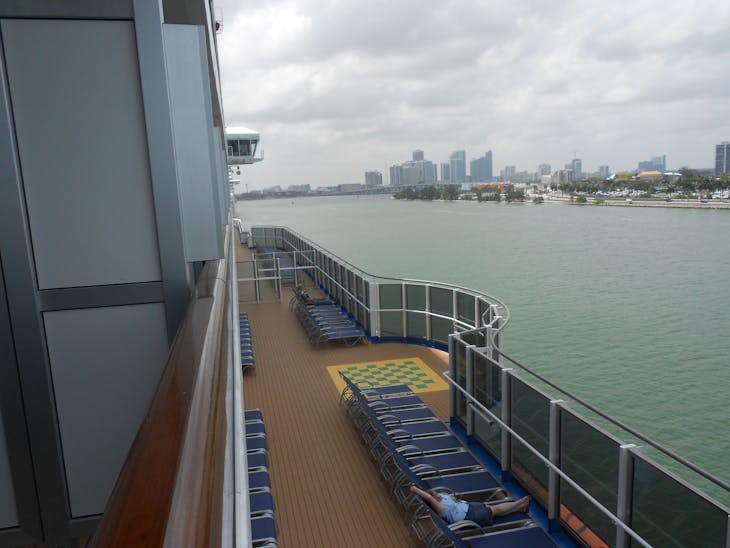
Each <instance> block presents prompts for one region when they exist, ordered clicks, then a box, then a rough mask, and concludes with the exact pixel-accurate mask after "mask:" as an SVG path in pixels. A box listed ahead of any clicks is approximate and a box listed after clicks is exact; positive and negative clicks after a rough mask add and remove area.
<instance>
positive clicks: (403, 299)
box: [400, 282, 408, 339]
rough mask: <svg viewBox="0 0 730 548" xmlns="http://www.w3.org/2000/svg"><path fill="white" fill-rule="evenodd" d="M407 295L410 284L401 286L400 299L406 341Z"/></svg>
mask: <svg viewBox="0 0 730 548" xmlns="http://www.w3.org/2000/svg"><path fill="white" fill-rule="evenodd" d="M407 294H408V284H406V283H405V282H404V283H403V284H401V297H400V298H401V307H402V311H401V314H402V315H403V316H402V317H401V325H402V327H403V338H404V339H406V338H408V312H406V310H408V303H407V301H406V297H407Z"/></svg>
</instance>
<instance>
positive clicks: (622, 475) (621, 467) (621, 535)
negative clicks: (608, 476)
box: [616, 443, 636, 548]
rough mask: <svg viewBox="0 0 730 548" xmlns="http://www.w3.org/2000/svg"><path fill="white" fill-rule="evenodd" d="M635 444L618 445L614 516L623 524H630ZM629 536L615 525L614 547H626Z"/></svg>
mask: <svg viewBox="0 0 730 548" xmlns="http://www.w3.org/2000/svg"><path fill="white" fill-rule="evenodd" d="M635 448H636V445H634V444H633V443H627V444H625V445H622V446H620V447H619V454H618V491H617V496H616V517H617V518H618V519H620V520H621V521H622V522H623V523H624V524H626V525H629V526H630V525H631V506H632V500H631V499H632V495H633V479H634V460H633V458H632V456H631V450H632V449H635ZM629 541H630V539H629V536H628V535H627V534H626V531H624V530H623V529H622V528H621V527H619V526H618V525H617V526H616V548H627V547H628V546H629Z"/></svg>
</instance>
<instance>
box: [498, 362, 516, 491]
mask: <svg viewBox="0 0 730 548" xmlns="http://www.w3.org/2000/svg"><path fill="white" fill-rule="evenodd" d="M512 371H513V370H512V369H502V370H501V371H500V372H499V377H500V378H499V381H500V385H501V387H500V388H501V392H502V416H501V417H500V418H501V419H502V422H503V423H504V424H506V425H507V427H508V428H512V383H511V382H510V376H511V374H512ZM500 445H501V455H500V458H501V460H502V462H501V464H502V476H503V479H504V475H505V473H507V472H509V471H510V470H512V436H511V435H510V433H509V432H508V431H507V430H506V429H505V428H502V435H501V443H500Z"/></svg>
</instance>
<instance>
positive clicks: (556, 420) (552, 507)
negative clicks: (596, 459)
mask: <svg viewBox="0 0 730 548" xmlns="http://www.w3.org/2000/svg"><path fill="white" fill-rule="evenodd" d="M562 403H563V400H552V401H551V402H550V438H549V440H548V442H549V444H550V445H549V450H548V458H549V459H550V462H551V463H552V464H554V465H555V466H557V467H558V468H560V434H561V432H560V407H561V404H562ZM559 517H560V478H559V477H558V474H557V473H556V472H555V470H553V469H552V468H551V469H550V470H549V473H548V519H549V520H556V519H558V518H559Z"/></svg>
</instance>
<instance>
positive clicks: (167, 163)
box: [133, 0, 192, 344]
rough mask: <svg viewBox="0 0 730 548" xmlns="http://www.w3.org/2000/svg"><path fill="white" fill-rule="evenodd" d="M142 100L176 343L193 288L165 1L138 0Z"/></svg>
mask: <svg viewBox="0 0 730 548" xmlns="http://www.w3.org/2000/svg"><path fill="white" fill-rule="evenodd" d="M133 6H134V28H135V32H136V38H137V58H138V62H139V73H140V82H141V86H142V101H143V105H144V117H145V124H146V128H147V147H148V149H149V160H150V173H151V175H152V197H153V200H154V207H155V218H156V219H157V224H156V226H157V240H158V243H159V248H160V269H161V271H162V287H163V291H164V295H165V316H166V320H167V338H168V341H169V343H170V344H172V341H173V339H174V338H175V334H176V333H177V328H178V326H179V325H180V323H181V322H182V320H183V318H184V317H185V310H186V309H187V305H188V300H189V295H190V292H191V289H192V288H191V287H190V286H189V284H188V278H187V273H186V268H187V265H186V262H185V250H184V244H183V236H182V234H183V228H182V220H181V213H180V196H179V189H178V175H177V164H176V161H175V143H174V136H173V125H172V112H171V106H170V104H171V103H170V92H169V86H168V81H167V69H166V60H165V46H164V38H163V34H164V33H163V26H162V25H163V19H164V16H163V9H162V2H161V1H160V0H153V1H146V0H134V2H133Z"/></svg>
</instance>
